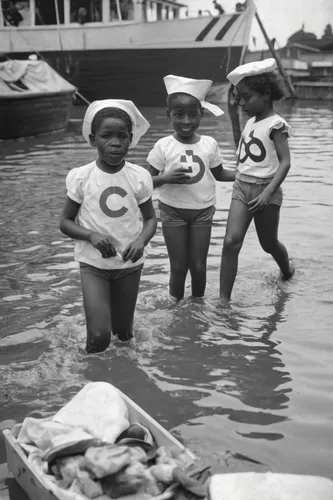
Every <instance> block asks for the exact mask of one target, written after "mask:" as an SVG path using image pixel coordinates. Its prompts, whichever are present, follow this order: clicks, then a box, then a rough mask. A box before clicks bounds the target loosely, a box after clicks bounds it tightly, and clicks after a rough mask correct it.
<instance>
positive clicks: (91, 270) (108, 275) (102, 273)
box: [80, 262, 143, 281]
mask: <svg viewBox="0 0 333 500" xmlns="http://www.w3.org/2000/svg"><path fill="white" fill-rule="evenodd" d="M142 268H143V264H140V265H139V266H133V267H126V268H125V269H99V268H98V267H94V266H91V265H90V264H85V263H84V262H80V272H81V274H85V275H87V274H94V275H95V276H99V277H100V278H103V279H105V280H107V281H113V280H119V279H121V278H124V277H125V276H128V275H129V274H133V273H136V272H137V271H140V272H141V270H142Z"/></svg>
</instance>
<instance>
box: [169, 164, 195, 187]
mask: <svg viewBox="0 0 333 500" xmlns="http://www.w3.org/2000/svg"><path fill="white" fill-rule="evenodd" d="M187 172H188V170H186V169H185V168H183V167H178V168H175V169H174V170H172V171H171V172H168V173H167V174H165V175H164V180H165V182H166V184H186V182H187V181H189V180H190V179H191V176H190V175H188V174H187Z"/></svg>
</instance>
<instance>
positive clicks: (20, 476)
mask: <svg viewBox="0 0 333 500" xmlns="http://www.w3.org/2000/svg"><path fill="white" fill-rule="evenodd" d="M119 392H120V395H121V396H122V398H123V399H124V401H125V403H126V406H127V409H128V412H129V420H130V422H137V423H141V424H143V425H145V426H146V427H148V428H149V430H150V431H151V433H152V435H153V436H154V439H155V441H156V444H157V446H166V447H168V446H171V447H176V448H178V449H179V451H180V452H185V453H187V454H188V456H189V458H191V459H192V460H195V455H193V454H192V453H191V451H189V450H187V449H186V448H185V447H184V446H183V445H182V444H181V443H180V442H179V441H178V440H177V439H176V438H175V437H174V436H173V435H172V434H170V432H168V431H167V430H166V429H164V427H162V426H161V425H160V424H159V423H158V422H157V421H156V420H155V419H153V418H152V417H151V416H150V415H149V414H148V413H146V412H145V411H144V410H143V409H142V408H141V407H140V406H138V405H137V404H136V403H135V402H134V401H132V399H130V398H129V397H128V396H126V395H125V394H124V393H123V392H121V391H119ZM17 432H18V429H16V433H17ZM3 435H4V438H5V444H6V452H7V462H8V469H9V471H10V472H11V473H12V474H13V476H14V478H15V479H16V481H17V482H18V483H19V485H20V486H21V487H22V489H23V490H24V491H25V492H26V494H27V495H28V497H29V499H30V500H59V499H58V497H57V496H56V495H55V494H54V493H53V492H52V491H49V490H48V489H47V488H46V487H45V486H44V485H43V484H42V482H41V481H40V479H39V478H38V476H37V475H36V474H35V473H34V471H33V470H32V468H31V464H30V462H28V459H27V456H26V454H25V452H24V451H23V449H22V448H21V446H20V445H19V444H18V442H17V440H16V437H15V435H14V434H13V433H12V432H11V431H10V430H9V429H5V430H4V431H3Z"/></svg>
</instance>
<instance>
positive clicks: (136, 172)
mask: <svg viewBox="0 0 333 500" xmlns="http://www.w3.org/2000/svg"><path fill="white" fill-rule="evenodd" d="M125 168H126V170H127V172H128V173H129V174H130V175H133V176H135V177H140V178H146V177H149V178H150V173H149V172H148V170H147V169H146V168H144V167H141V166H140V165H137V164H136V163H132V162H130V161H127V160H126V162H125Z"/></svg>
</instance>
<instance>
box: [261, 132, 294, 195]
mask: <svg viewBox="0 0 333 500" xmlns="http://www.w3.org/2000/svg"><path fill="white" fill-rule="evenodd" d="M271 138H272V140H273V142H274V145H275V149H276V154H277V156H278V159H279V163H280V164H279V168H278V169H277V171H276V173H275V175H274V177H273V179H272V181H271V182H270V184H269V185H268V186H267V189H269V191H270V193H271V194H273V193H275V191H276V190H277V189H278V187H279V186H280V185H281V184H282V182H283V181H284V179H285V178H286V177H287V174H288V172H289V169H290V150H289V144H288V138H287V134H286V133H285V132H283V131H282V130H273V131H272V134H271Z"/></svg>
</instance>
